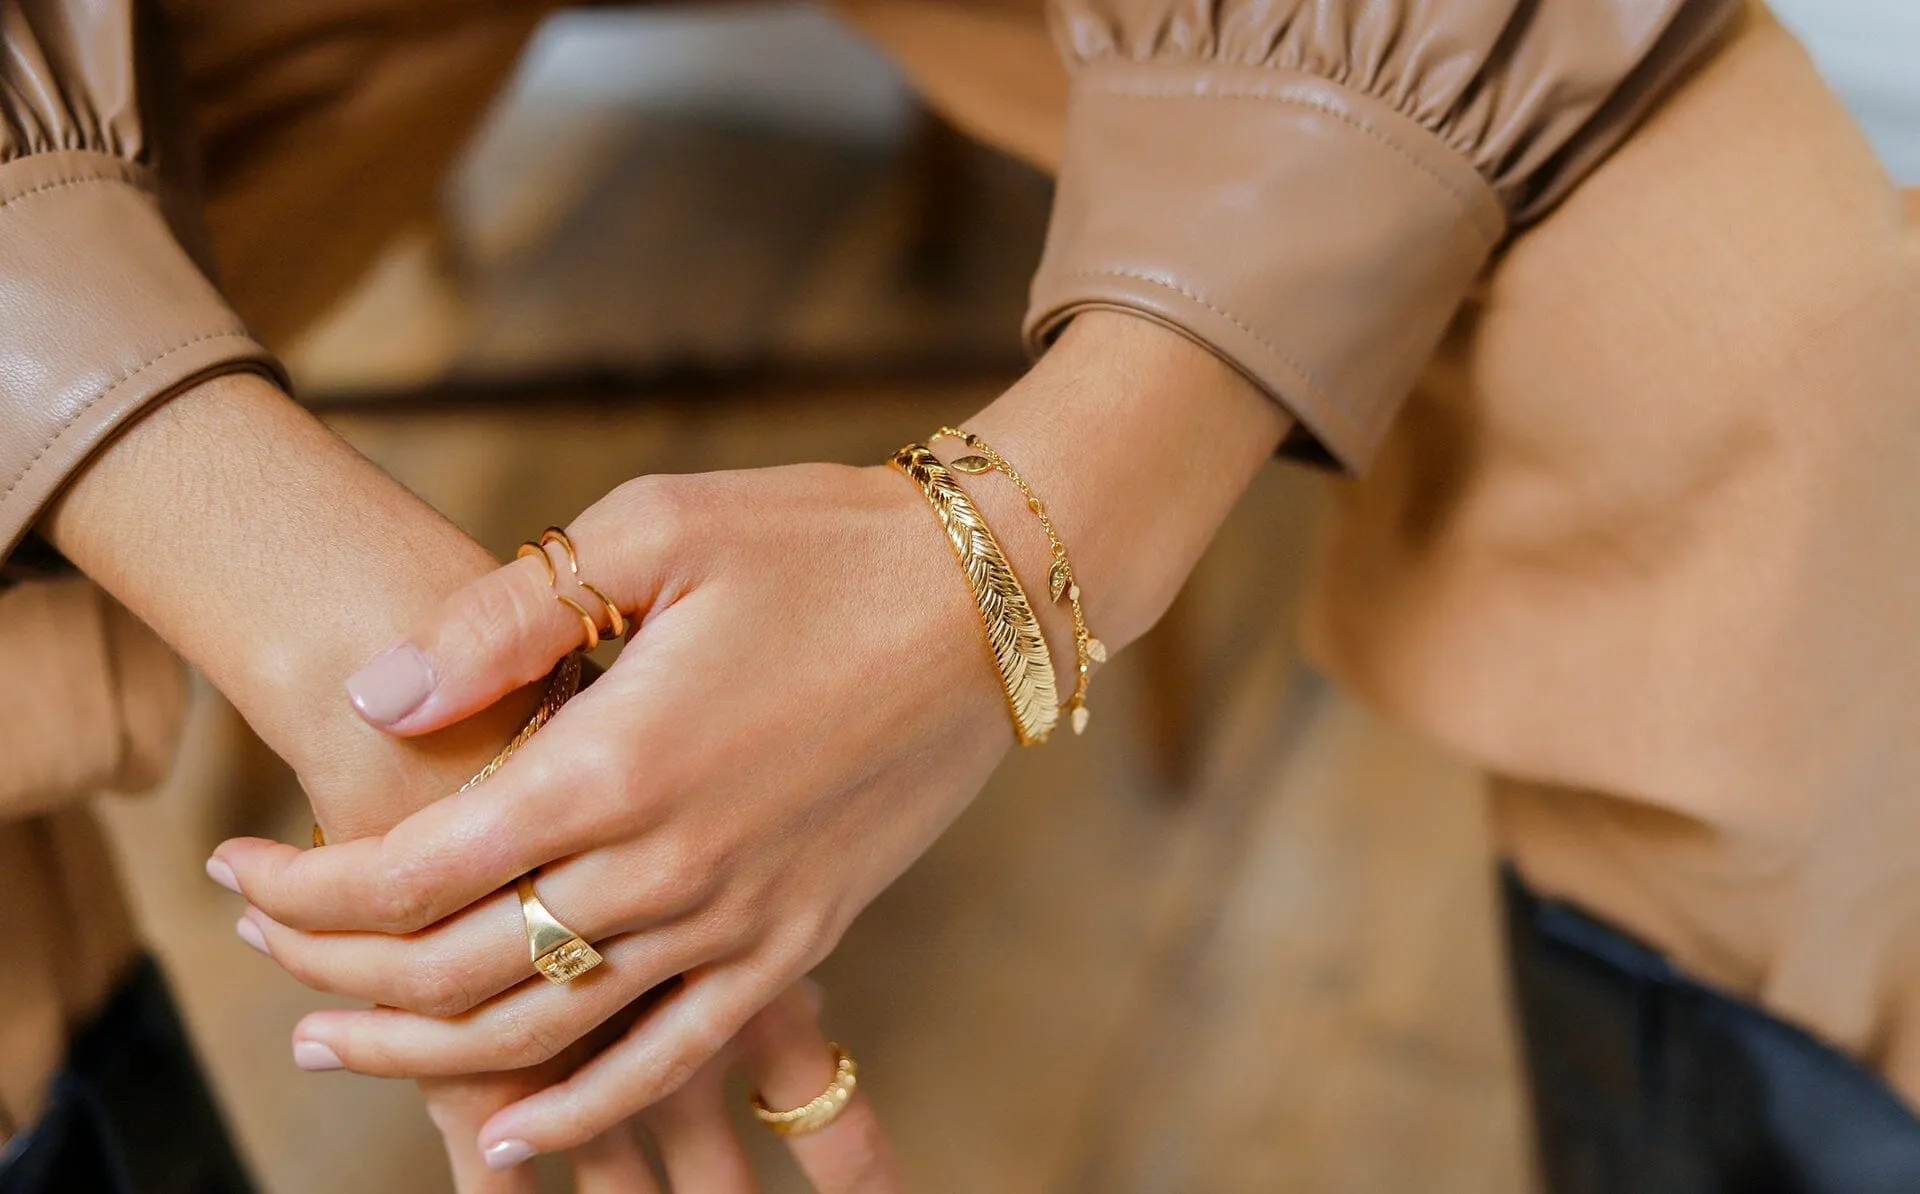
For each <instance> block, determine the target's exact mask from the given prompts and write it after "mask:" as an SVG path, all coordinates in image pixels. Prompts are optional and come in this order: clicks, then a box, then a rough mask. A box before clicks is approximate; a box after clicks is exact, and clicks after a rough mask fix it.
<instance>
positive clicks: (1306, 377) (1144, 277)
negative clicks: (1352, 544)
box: [1066, 269, 1365, 439]
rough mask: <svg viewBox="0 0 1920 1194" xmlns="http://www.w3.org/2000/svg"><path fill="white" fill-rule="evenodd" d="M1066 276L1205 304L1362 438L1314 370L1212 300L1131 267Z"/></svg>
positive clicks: (1327, 414) (1328, 415)
mask: <svg viewBox="0 0 1920 1194" xmlns="http://www.w3.org/2000/svg"><path fill="white" fill-rule="evenodd" d="M1066 276H1067V277H1069V278H1100V277H1109V278H1130V279H1132V280H1133V281H1136V282H1145V283H1147V284H1148V285H1151V286H1158V287H1160V288H1161V289H1163V290H1171V291H1172V292H1173V293H1175V294H1177V295H1180V296H1181V297H1183V298H1186V299H1188V300H1190V301H1192V302H1196V303H1199V304H1200V305H1201V306H1202V307H1205V308H1206V309H1207V310H1209V311H1211V312H1213V313H1214V314H1215V315H1218V316H1219V317H1220V318H1222V319H1224V320H1226V321H1227V322H1228V323H1230V324H1232V325H1233V326H1234V327H1237V328H1239V329H1240V330H1241V331H1243V332H1245V333H1246V334H1247V336H1248V338H1250V339H1251V340H1252V341H1253V342H1254V343H1255V344H1258V345H1259V346H1260V347H1262V348H1264V349H1266V350H1267V351H1268V352H1270V353H1272V354H1273V355H1274V356H1275V357H1276V358H1277V359H1278V360H1279V361H1280V363H1281V364H1283V365H1285V366H1286V367H1287V368H1289V369H1291V370H1293V371H1294V372H1295V373H1296V374H1298V375H1299V376H1300V380H1301V381H1304V382H1306V383H1307V387H1308V388H1309V389H1311V390H1312V391H1313V393H1312V395H1311V396H1312V397H1313V399H1314V401H1315V404H1316V405H1317V406H1318V407H1319V408H1320V409H1319V411H1318V412H1317V413H1318V414H1319V415H1320V416H1321V417H1322V418H1324V419H1325V420H1326V421H1328V422H1330V423H1334V424H1337V425H1338V426H1339V428H1340V430H1342V431H1344V432H1346V433H1348V434H1349V435H1352V436H1354V437H1355V438H1356V439H1361V438H1365V437H1364V436H1362V435H1361V432H1360V428H1359V427H1358V426H1357V425H1356V424H1354V423H1353V422H1352V421H1350V420H1349V419H1348V418H1347V416H1346V415H1345V414H1344V413H1342V412H1341V411H1340V409H1339V408H1338V407H1337V406H1335V405H1334V402H1333V399H1332V398H1331V397H1330V396H1329V395H1330V391H1329V389H1328V387H1327V385H1326V384H1325V383H1324V382H1322V381H1321V380H1320V379H1319V378H1318V377H1316V376H1314V373H1313V370H1311V369H1309V368H1307V367H1306V366H1305V365H1303V364H1301V363H1300V362H1299V361H1298V360H1297V359H1295V358H1294V357H1293V356H1292V354H1290V353H1288V352H1286V351H1284V350H1282V349H1280V348H1279V347H1277V346H1276V345H1274V344H1272V343H1271V342H1269V341H1268V340H1267V338H1266V337H1265V336H1262V335H1261V334H1260V333H1259V332H1256V331H1254V330H1253V329H1252V328H1250V327H1248V326H1247V325H1246V324H1244V323H1242V322H1240V320H1239V319H1238V318H1236V317H1235V316H1234V315H1233V314H1232V313H1230V312H1228V311H1226V310H1224V309H1223V308H1220V307H1217V306H1215V305H1214V304H1212V303H1211V302H1208V301H1207V300H1206V299H1205V298H1204V297H1202V296H1201V295H1199V294H1196V293H1194V292H1193V291H1191V290H1188V289H1187V288H1186V287H1184V286H1178V285H1175V284H1174V283H1172V282H1168V281H1166V280H1164V279H1161V278H1156V277H1154V276H1152V275H1151V274H1143V273H1137V272H1135V271H1133V270H1124V269H1083V270H1075V271H1074V272H1072V273H1070V274H1068V275H1066Z"/></svg>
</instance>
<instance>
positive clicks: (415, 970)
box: [398, 956, 479, 1018]
mask: <svg viewBox="0 0 1920 1194" xmlns="http://www.w3.org/2000/svg"><path fill="white" fill-rule="evenodd" d="M398 986H399V991H400V997H401V999H402V1002H401V1003H400V1004H399V1006H400V1007H402V1008H405V1009H406V1010H407V1011H410V1012H418V1013H420V1014H421V1015H423V1016H436V1017H440V1018H445V1017H448V1016H457V1015H459V1014H460V1013H462V1012H465V1011H469V1010H471V1009H472V1008H473V1006H474V1005H475V1004H476V1003H478V1002H479V1000H478V999H477V998H476V997H475V992H474V989H473V983H472V981H471V979H470V977H469V976H468V975H467V974H466V972H465V970H464V969H463V968H462V967H460V966H457V965H450V964H447V963H444V962H442V961H441V960H439V959H437V958H433V957H430V956H429V957H424V958H419V959H416V960H415V961H413V962H412V963H410V964H409V965H408V966H407V968H406V969H405V970H404V971H403V972H402V973H401V976H400V982H399V984H398Z"/></svg>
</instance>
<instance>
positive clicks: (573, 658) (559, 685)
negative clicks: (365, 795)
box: [313, 651, 580, 846]
mask: <svg viewBox="0 0 1920 1194" xmlns="http://www.w3.org/2000/svg"><path fill="white" fill-rule="evenodd" d="M550 674H551V675H552V677H553V679H552V680H551V681H550V682H549V683H548V684H547V695H546V696H544V697H541V698H540V707H539V708H537V709H535V710H534V711H533V716H532V717H529V718H528V719H527V724H526V725H523V726H521V727H520V732H519V733H517V734H515V735H514V736H513V737H512V738H511V739H509V740H508V742H507V744H506V745H505V746H503V747H501V748H500V753H499V754H496V755H494V756H493V757H492V758H491V759H488V760H487V765H486V766H485V767H482V768H481V769H480V770H478V771H476V772H474V774H473V778H472V779H470V780H468V781H467V782H466V783H464V784H461V785H460V788H459V791H462V792H464V791H466V790H467V789H469V788H471V787H473V786H474V785H475V784H478V783H480V782H481V781H483V780H485V779H486V778H487V777H489V776H491V775H492V774H493V773H494V772H496V771H498V770H500V768H502V767H504V766H506V765H507V760H508V759H511V758H512V757H513V756H514V755H515V754H516V753H518V751H519V750H520V748H521V747H523V746H525V745H526V744H527V743H528V742H529V741H531V740H532V738H533V736H534V735H535V734H538V733H539V732H540V729H541V727H543V726H545V725H546V724H547V723H548V722H550V721H552V720H553V715H554V714H556V713H558V712H560V708H561V706H563V705H565V704H566V703H567V702H568V701H570V700H572V699H573V698H574V694H576V693H578V692H579V691H580V653H579V652H577V651H574V652H569V653H568V655H567V657H566V658H565V659H562V660H561V661H560V662H559V663H558V664H557V665H556V666H555V667H554V669H553V671H552V672H551V673H550ZM313 844H314V845H316V846H324V845H326V844H327V835H326V833H325V831H323V830H322V829H321V828H320V822H318V821H315V822H314V823H313Z"/></svg>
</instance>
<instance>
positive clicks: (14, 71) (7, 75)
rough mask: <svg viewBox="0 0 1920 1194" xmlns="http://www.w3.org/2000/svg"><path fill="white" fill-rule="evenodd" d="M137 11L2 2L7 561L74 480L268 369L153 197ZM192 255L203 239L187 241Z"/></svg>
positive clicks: (174, 213) (1, 397) (156, 167)
mask: <svg viewBox="0 0 1920 1194" xmlns="http://www.w3.org/2000/svg"><path fill="white" fill-rule="evenodd" d="M139 25H140V21H138V20H137V19H136V17H135V14H134V11H133V8H132V6H131V5H130V4H73V3H60V2H58V0H14V2H12V3H8V4H4V5H0V262H5V268H4V270H0V557H3V556H4V555H5V553H6V552H8V551H10V550H11V549H12V548H13V546H14V544H16V543H17V542H18V541H19V539H20V537H21V535H23V534H24V533H25V532H26V529H27V527H28V526H30V525H31V524H32V522H33V520H34V518H35V517H36V516H37V515H38V514H39V512H40V510H41V509H42V508H43V507H44V506H45V505H46V503H47V501H48V500H49V499H50V498H51V497H52V496H53V495H54V494H55V493H57V492H58V491H59V489H60V486H61V485H62V484H63V483H64V482H65V481H66V479H67V477H68V476H70V475H71V474H72V472H73V470H74V469H75V468H77V467H78V466H79V465H80V464H81V463H82V462H83V461H85V460H86V459H87V458H88V457H89V456H90V455H92V453H93V452H94V451H95V450H96V449H97V448H99V446H100V445H101V444H102V443H103V442H105V441H106V439H107V438H108V437H109V436H111V435H112V434H113V432H114V430H115V429H116V428H117V427H119V426H121V425H122V424H123V423H124V422H125V421H126V420H127V419H128V418H130V417H132V416H133V415H135V414H136V413H138V412H139V411H140V410H142V409H143V408H145V407H146V406H147V405H148V404H150V403H152V402H155V401H158V400H160V399H162V398H164V397H166V396H167V395H168V394H170V393H173V392H175V391H177V390H179V389H180V388H181V387H182V386H184V385H187V384H189V383H191V382H192V381H194V380H195V379H197V378H202V377H207V376H211V375H213V374H216V373H220V372H223V371H228V370H232V369H259V370H264V371H268V372H271V371H273V369H274V366H273V363H272V360H271V358H270V357H268V355H267V353H266V351H265V350H264V349H262V348H261V347H260V345H259V344H257V343H256V342H254V340H253V339H252V338H251V337H250V336H249V335H248V334H247V331H246V329H245V327H244V326H242V324H241V322H240V320H239V319H238V318H237V317H236V316H235V315H234V314H233V312H232V311H231V310H230V309H229V308H228V307H227V305H226V303H225V302H223V301H222V300H221V298H220V296H219V294H218V292H216V291H215V290H214V288H213V286H212V285H211V284H210V283H209V282H208V281H207V279H206V277H205V276H204V274H203V272H202V269H201V266H200V264H197V263H196V262H195V261H194V260H193V259H192V257H191V256H190V255H189V254H188V252H187V251H186V250H185V249H184V248H182V243H181V242H182V231H183V230H182V229H181V228H179V227H178V226H177V224H176V225H175V226H170V225H169V217H170V216H171V217H173V218H174V219H175V220H176V221H177V220H179V219H180V218H181V213H182V211H183V210H184V209H183V208H182V207H181V206H180V205H178V204H175V205H173V206H172V207H171V208H170V207H169V205H168V204H167V202H166V201H165V200H164V199H163V197H162V195H161V190H162V187H163V182H164V180H165V179H166V178H167V177H169V175H170V173H177V172H178V171H180V170H182V169H184V168H185V163H181V162H178V161H175V160H171V159H169V157H168V155H167V154H166V153H165V152H164V147H165V146H166V145H167V144H169V143H170V142H169V141H168V140H167V139H166V138H164V137H162V136H159V135H157V134H155V133H154V132H153V131H152V130H151V129H150V128H149V127H148V124H147V117H148V115H149V113H150V112H153V111H154V110H156V109H158V108H160V107H162V106H163V104H162V101H161V99H159V98H158V97H159V96H161V95H163V94H164V92H165V86H164V81H163V80H162V79H160V78H158V77H154V78H152V79H151V81H150V79H149V72H148V71H147V70H146V69H145V64H144V62H143V61H142V59H141V57H140V54H139V52H138V50H137V47H138V46H139V45H140V42H139V40H138V39H139V35H140V33H141V30H140V29H139V28H138V26H139ZM185 239H186V241H187V243H196V242H197V239H198V238H197V237H195V236H194V235H193V234H192V232H191V231H186V232H185Z"/></svg>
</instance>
